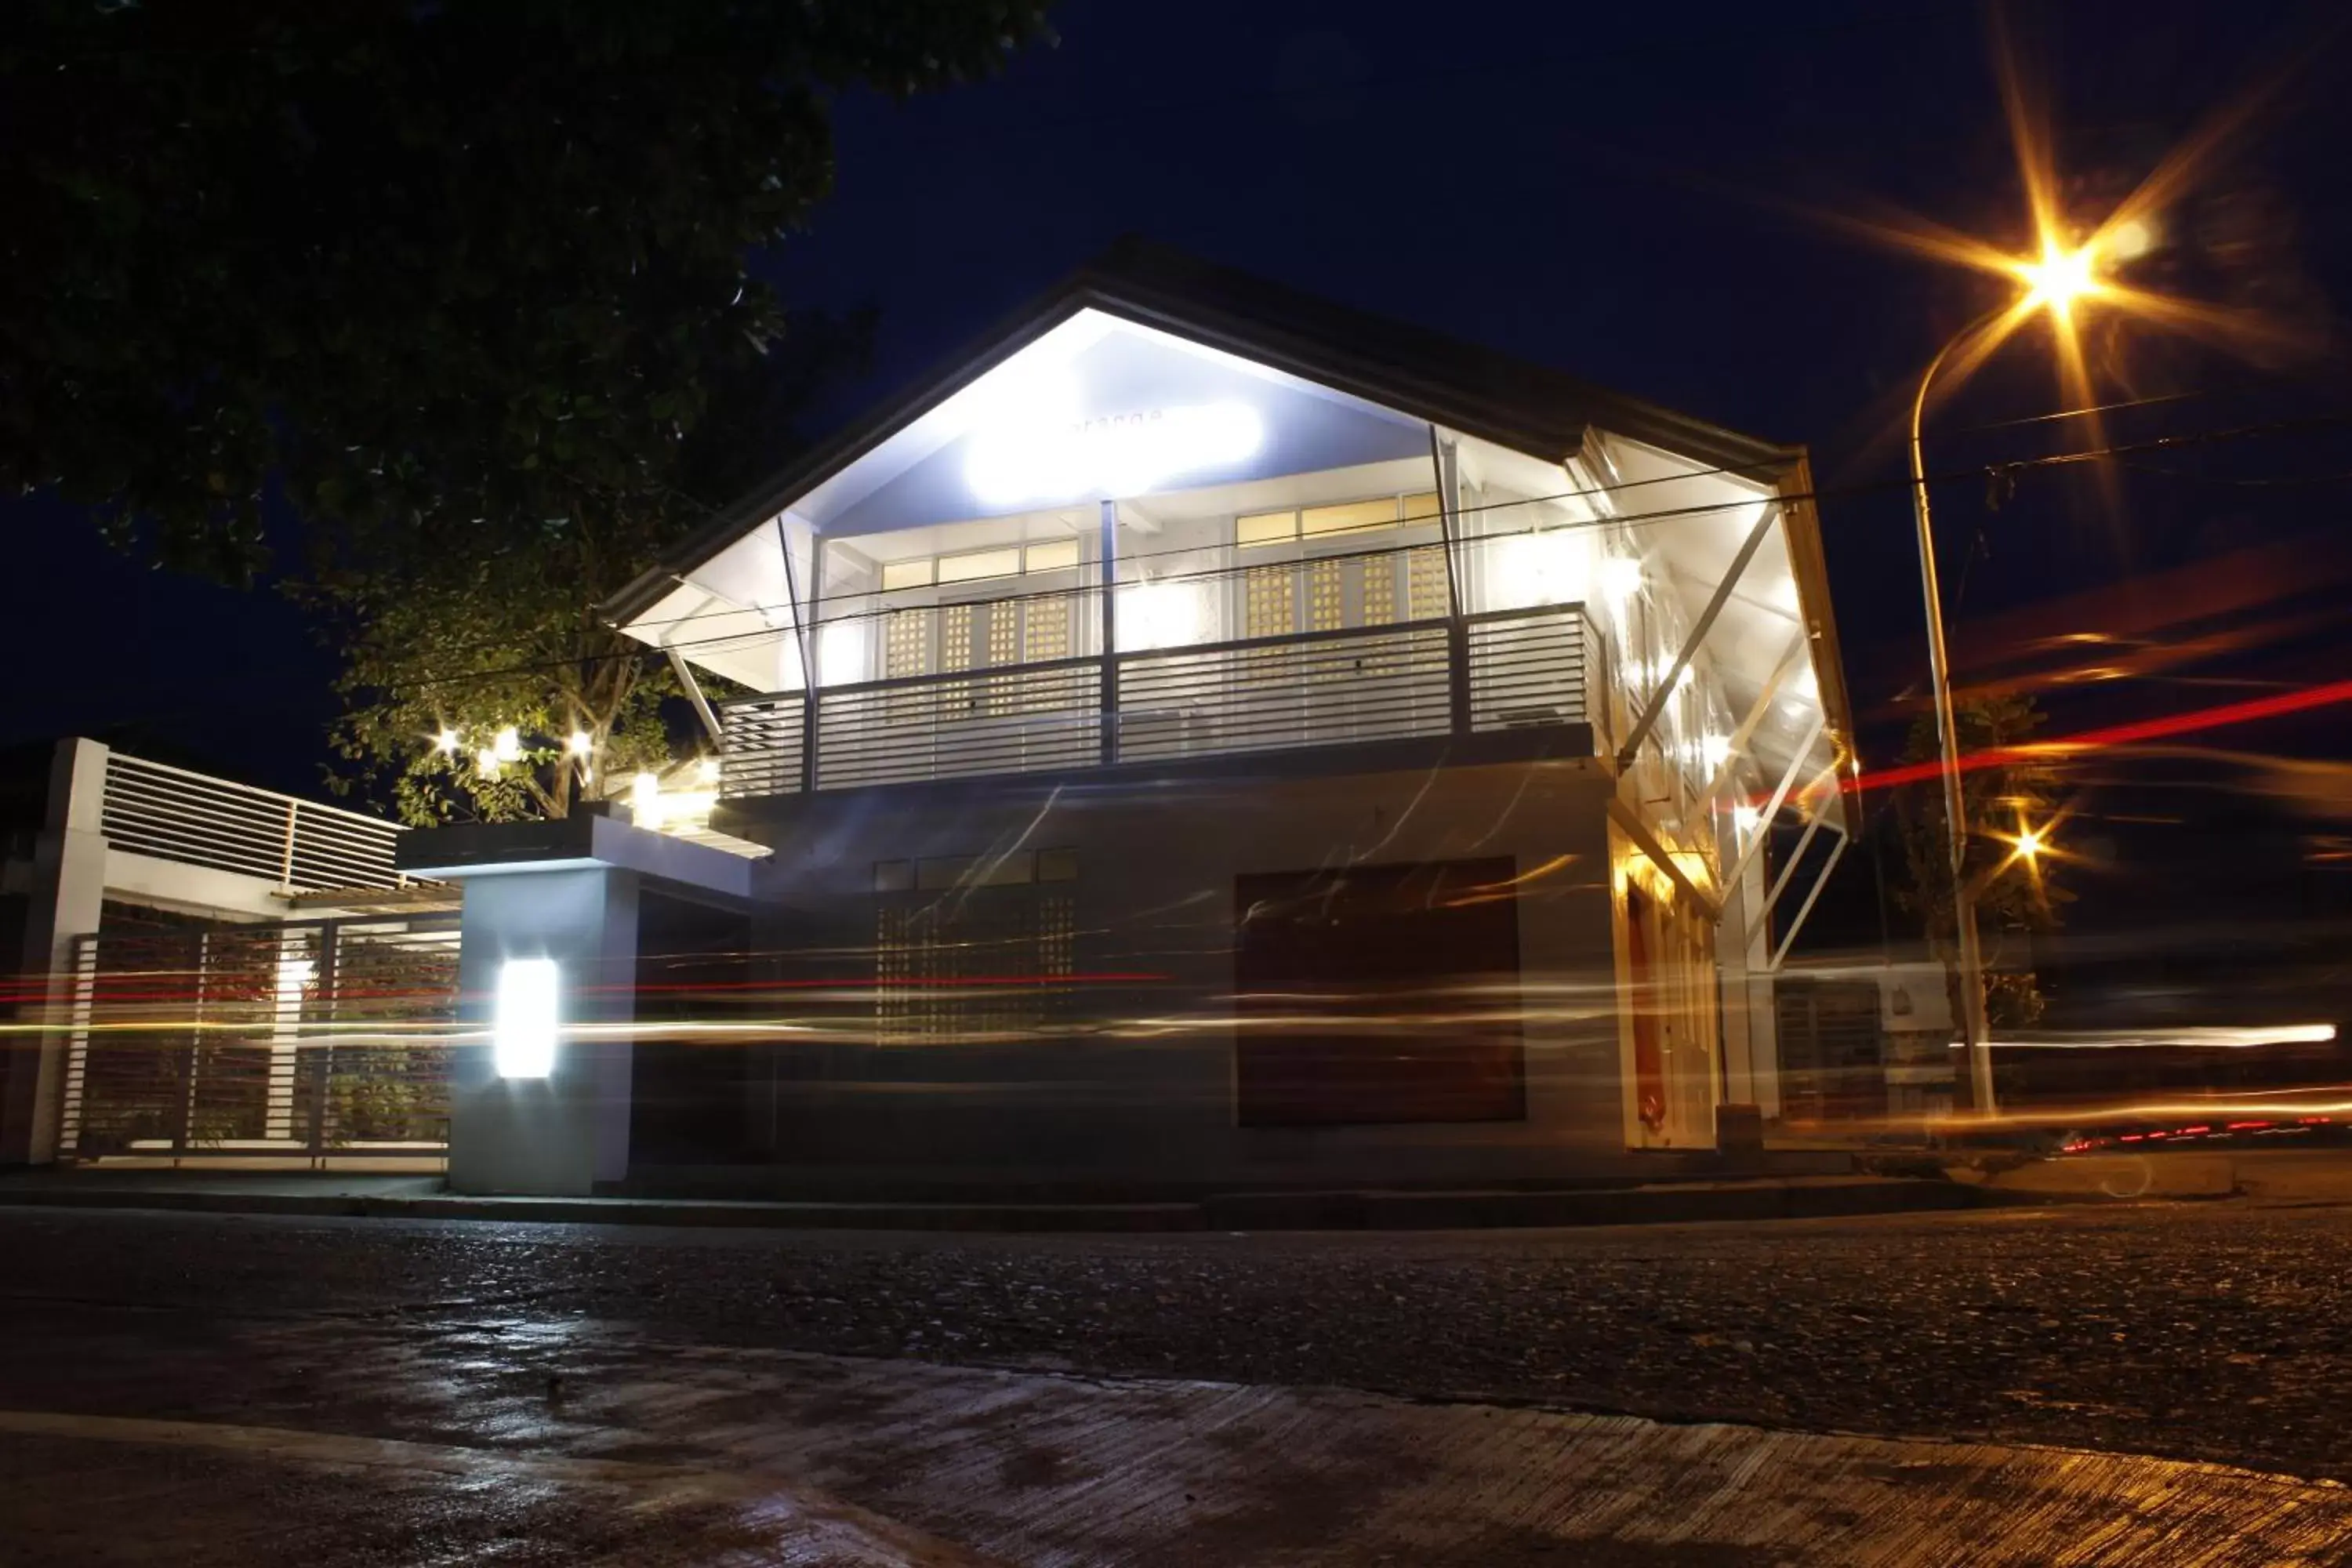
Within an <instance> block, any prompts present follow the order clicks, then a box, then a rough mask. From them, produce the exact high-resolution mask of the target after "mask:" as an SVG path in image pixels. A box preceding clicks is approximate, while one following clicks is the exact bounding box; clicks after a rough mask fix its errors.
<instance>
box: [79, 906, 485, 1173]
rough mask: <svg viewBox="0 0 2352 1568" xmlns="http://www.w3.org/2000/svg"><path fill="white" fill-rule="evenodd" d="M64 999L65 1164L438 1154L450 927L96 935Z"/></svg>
mask: <svg viewBox="0 0 2352 1568" xmlns="http://www.w3.org/2000/svg"><path fill="white" fill-rule="evenodd" d="M68 997H69V1000H68V1015H67V1016H66V1017H65V1018H64V1019H63V1020H62V1021H61V1022H62V1023H63V1025H64V1026H65V1027H66V1029H67V1031H68V1048H67V1054H66V1071H65V1082H64V1093H63V1095H62V1097H61V1103H60V1107H59V1126H58V1158H59V1159H60V1160H61V1161H70V1162H75V1163H91V1162H95V1161H110V1162H117V1163H130V1162H142V1161H148V1160H168V1161H170V1162H172V1163H184V1162H192V1161H211V1162H216V1163H255V1164H259V1165H272V1164H284V1163H299V1164H303V1165H310V1166H318V1165H323V1164H326V1163H329V1162H330V1161H333V1162H334V1163H373V1162H376V1161H390V1162H402V1163H415V1162H438V1161H440V1160H442V1159H443V1158H445V1157H446V1154H447V1152H448V1146H449V1050H450V1035H451V1032H452V1030H453V1027H454V1025H455V1021H456V1016H457V917H456V916H454V915H450V916H443V917H432V916H417V917H381V916H379V917H354V918H351V919H344V920H325V921H286V922H282V923H277V922H272V923H267V924H253V925H208V926H197V927H188V928H185V929H180V930H170V931H114V932H110V931H99V932H98V933H97V934H96V935H93V936H86V937H83V938H81V939H79V942H76V944H75V949H74V971H73V983H72V985H71V988H70V990H69V992H68Z"/></svg>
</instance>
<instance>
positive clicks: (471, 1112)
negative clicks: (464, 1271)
mask: <svg viewBox="0 0 2352 1568" xmlns="http://www.w3.org/2000/svg"><path fill="white" fill-rule="evenodd" d="M397 856H398V864H399V866H400V868H401V869H403V870H404V871H408V872H410V873H411V874H413V875H415V876H421V877H439V878H448V879H458V880H462V881H463V882H464V884H465V906H464V913H463V915H462V916H461V917H460V921H459V940H460V942H462V944H463V945H462V948H461V951H460V952H459V955H458V961H457V987H458V994H459V995H458V1005H457V1016H458V1022H459V1034H458V1044H457V1048H456V1050H455V1052H454V1053H453V1058H454V1059H453V1061H452V1062H451V1066H450V1116H449V1187H450V1190H451V1191H453V1192H460V1193H520V1194H541V1195H555V1196H584V1195H587V1194H591V1193H593V1191H594V1190H595V1186H596V1184H597V1183H599V1182H617V1181H619V1180H620V1179H621V1178H622V1177H624V1176H625V1175H627V1174H628V1170H629V1114H630V1079H631V1076H632V1075H631V1065H632V1060H633V1058H634V1056H635V1041H634V1040H633V1039H632V1038H631V1037H630V1030H629V1026H630V1024H631V1023H632V1022H633V1021H634V1020H635V994H636V977H637V976H636V970H637V901H638V894H639V892H640V890H641V889H647V888H652V889H660V890H664V891H669V892H674V893H685V894H690V895H694V896H698V897H701V898H704V899H706V900H708V899H713V898H716V899H719V900H728V901H730V902H738V901H741V900H745V899H746V898H748V895H749V892H750V886H751V866H750V863H749V862H747V861H745V860H743V859H741V858H738V857H736V856H733V855H729V854H726V853H725V852H723V851H720V850H717V849H713V848H710V847H708V846H705V845H699V844H689V843H687V842H684V841H683V840H680V839H677V838H673V837H665V836H664V835H662V834H658V833H654V832H650V831H648V830H646V829H645V828H641V827H635V826H630V825H629V824H628V823H626V822H623V821H620V820H617V819H615V818H613V817H609V816H574V817H570V818H567V819H565V820H563V821H561V822H530V823H511V824H502V825H497V826H459V827H442V828H429V829H424V830H421V831H418V832H415V833H410V834H404V835H403V836H402V838H401V842H400V845H399V847H398V850H397ZM532 961H549V962H552V963H553V964H554V966H555V969H554V982H555V983H554V1008H555V1018H554V1032H555V1045H554V1054H553V1057H552V1059H551V1061H550V1062H549V1063H548V1064H547V1070H546V1072H545V1074H544V1076H537V1075H535V1074H534V1075H532V1076H509V1075H505V1074H502V1073H501V1071H500V1066H499V1049H498V1042H499V1030H500V1027H501V1026H502V1024H503V1025H505V1026H509V1027H511V1026H514V1025H516V1024H518V1023H521V1022H528V1021H530V1020H523V1019H520V1018H517V1017H509V1018H506V1019H503V1020H502V1019H501V1017H500V1016H499V1015H500V995H501V992H502V990H504V989H506V986H505V982H506V981H507V979H508V977H509V973H510V972H509V967H508V966H509V965H510V964H514V963H531V962H532ZM510 1005H512V1004H510ZM517 1065H518V1064H516V1063H515V1062H512V1061H509V1064H508V1066H509V1068H514V1067H515V1066H517Z"/></svg>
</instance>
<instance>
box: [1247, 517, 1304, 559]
mask: <svg viewBox="0 0 2352 1568" xmlns="http://www.w3.org/2000/svg"><path fill="white" fill-rule="evenodd" d="M1297 537H1298V514H1297V512H1295V511H1262V512H1259V513H1257V514H1256V515H1255V516H1253V517H1237V518H1235V519H1234V543H1235V544H1238V545H1240V546H1241V547H1242V548H1244V550H1246V549H1248V548H1249V547H1250V546H1251V545H1253V544H1281V543H1284V542H1287V541H1289V540H1293V539H1296V538H1297Z"/></svg>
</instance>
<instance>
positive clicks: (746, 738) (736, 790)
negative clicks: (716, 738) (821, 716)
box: [719, 691, 808, 799]
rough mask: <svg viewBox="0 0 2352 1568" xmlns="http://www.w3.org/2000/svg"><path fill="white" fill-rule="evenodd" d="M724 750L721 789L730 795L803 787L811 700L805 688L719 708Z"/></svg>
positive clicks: (780, 792)
mask: <svg viewBox="0 0 2352 1568" xmlns="http://www.w3.org/2000/svg"><path fill="white" fill-rule="evenodd" d="M719 715H720V717H719V731H720V733H721V735H722V736H723V737H724V748H725V749H724V751H723V752H722V754H721V755H720V757H719V794H720V795H724V796H727V797H728V798H730V799H737V798H740V797H743V796H747V795H791V794H793V792H794V791H796V790H798V789H799V788H800V787H801V773H802V759H803V754H804V753H803V743H804V741H805V739H806V737H805V736H804V735H803V731H804V730H806V728H807V727H808V700H807V699H806V698H805V697H804V696H803V694H802V693H800V692H797V691H790V692H786V693H785V694H783V695H782V696H781V697H753V698H747V699H744V700H740V701H737V702H730V703H728V704H727V705H726V706H725V707H723V708H721V709H720V710H719Z"/></svg>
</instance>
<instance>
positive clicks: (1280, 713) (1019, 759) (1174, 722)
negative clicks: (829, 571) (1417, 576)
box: [719, 567, 1601, 799]
mask: <svg viewBox="0 0 2352 1568" xmlns="http://www.w3.org/2000/svg"><path fill="white" fill-rule="evenodd" d="M1267 570H1268V568H1265V567H1254V568H1248V569H1243V570H1227V571H1223V572H1216V573H1211V574H1202V576H1201V577H1199V578H1195V579H1189V580H1187V581H1186V582H1185V583H1184V584H1182V590H1183V591H1184V592H1186V593H1188V594H1190V595H1194V596H1196V597H1199V598H1202V600H1203V602H1218V601H1220V599H1221V598H1234V602H1236V603H1237V602H1238V599H1237V598H1235V597H1234V596H1236V595H1240V594H1241V593H1242V592H1243V589H1244V578H1245V577H1246V575H1247V574H1248V573H1250V572H1255V573H1259V574H1264V573H1265V571H1267ZM1274 570H1278V571H1289V570H1292V568H1288V567H1281V568H1275V569H1274ZM1161 588H1162V585H1161V584H1120V585H1119V587H1118V590H1117V592H1116V594H1115V595H1113V597H1112V599H1111V601H1110V605H1109V606H1108V609H1109V618H1110V620H1111V626H1112V635H1111V637H1108V638H1106V637H1103V636H1102V635H1101V631H1102V621H1103V619H1104V610H1105V605H1104V602H1103V597H1102V595H1101V592H1100V590H1099V589H1079V590H1076V591H1073V592H1068V593H1061V594H1049V595H1025V596H1020V597H1006V598H1000V599H996V600H990V601H977V602H971V603H967V604H963V605H954V606H946V607H944V608H945V609H946V610H947V611H948V612H950V613H955V614H959V615H965V616H982V615H985V616H988V617H990V618H991V619H992V620H993V619H994V618H995V617H1000V616H1001V617H1006V619H1005V623H1004V624H1006V625H1007V626H1012V625H1014V624H1018V625H1019V626H1021V627H1023V628H1024V630H1023V633H1022V635H1021V637H1018V638H1016V637H1014V636H1013V634H1012V633H1010V632H1008V633H1006V634H1005V636H1004V637H1003V642H1004V643H1007V644H1011V645H1012V646H1015V647H1037V646H1038V643H1039V642H1040V641H1045V642H1047V644H1048V646H1050V645H1051V642H1052V641H1053V640H1060V641H1061V642H1063V644H1064V645H1065V646H1068V645H1070V644H1074V643H1075V644H1093V645H1094V646H1096V647H1101V646H1103V645H1104V644H1106V643H1108V645H1109V646H1110V647H1113V648H1114V650H1115V651H1112V652H1109V653H1101V652H1094V653H1086V654H1080V655H1077V656H1075V657H1067V658H1049V659H1041V660H1037V661H1035V662H1027V663H1003V664H995V665H990V666H985V667H974V668H957V669H953V670H946V671H934V672H930V673H925V674H920V675H913V676H902V677H898V678H896V679H878V680H866V681H860V682H856V683H854V684H845V685H824V686H820V688H819V689H818V690H817V692H816V693H815V695H814V700H811V698H810V696H809V694H807V693H805V692H801V691H791V692H781V693H773V694H769V695H764V696H757V697H749V698H742V699H739V700H734V701H731V702H728V703H724V704H721V705H720V721H721V725H722V729H723V732H724V736H725V748H724V756H723V759H722V767H721V774H720V784H719V793H720V795H722V796H723V797H725V798H729V799H746V798H753V797H759V796H764V795H793V794H801V793H806V792H810V791H822V790H843V789H859V788H866V787H869V786H873V785H879V784H912V783H920V782H927V781H932V780H941V779H964V778H981V777H990V776H1003V775H1012V774H1020V773H1063V772H1070V771H1075V770H1078V769H1084V768H1092V767H1098V766H1104V765H1108V764H1112V763H1174V762H1181V761H1186V760H1191V759H1195V758H1208V757H1226V756H1242V755H1249V754H1255V753H1263V752H1286V751H1296V750H1301V749H1306V748H1312V747H1326V746H1339V745H1348V744H1351V743H1357V742H1374V741H1397V740H1407V739H1412V738H1417V737H1430V736H1442V735H1446V734H1454V733H1469V732H1478V731H1501V730H1513V729H1524V728H1528V727H1533V726H1542V725H1562V724H1577V723H1583V722H1587V721H1600V720H1601V715H1600V714H1599V713H1597V712H1596V711H1595V709H1594V705H1593V704H1592V703H1591V702H1590V701H1589V700H1588V694H1589V690H1590V689H1591V680H1590V672H1591V669H1592V668H1593V666H1594V665H1595V664H1596V663H1597V662H1598V661H1599V659H1600V658H1601V652H1600V649H1601V642H1600V639H1599V637H1597V636H1596V634H1595V632H1594V629H1593V626H1592V623H1591V619H1590V617H1589V616H1587V615H1586V613H1585V610H1584V606H1583V605H1580V604H1565V605H1536V606H1531V607H1525V608H1513V609H1500V610H1491V611H1486V612H1482V613H1476V614H1472V615H1467V616H1462V617H1460V618H1459V619H1458V620H1457V619H1455V618H1454V617H1450V616H1437V617H1434V618H1426V619H1414V620H1395V621H1388V622H1385V623H1384V624H1379V625H1367V626H1337V627H1332V628H1330V629H1324V630H1308V631H1295V632H1290V633H1286V634H1284V635H1278V636H1259V637H1239V638H1233V639H1228V640H1221V641H1195V640H1192V637H1191V636H1190V635H1188V634H1192V633H1196V632H1197V630H1198V628H1199V626H1200V625H1201V624H1202V623H1207V624H1213V625H1226V626H1230V625H1244V624H1246V617H1245V616H1236V615H1234V614H1230V613H1228V614H1221V615H1217V616H1189V617H1187V616H1178V617H1175V619H1176V620H1177V621H1179V622H1185V621H1189V622H1190V623H1191V624H1189V625H1182V624H1180V625H1175V626H1171V624H1170V621H1171V617H1170V616H1168V615H1167V614H1166V613H1165V608H1164V606H1161V605H1154V604H1153V603H1152V602H1151V599H1150V595H1151V594H1152V593H1153V592H1154V591H1155V590H1158V589H1161ZM939 613H942V612H941V609H940V608H925V609H921V610H915V611H902V612H898V614H900V615H902V616H904V615H930V614H939ZM888 614H890V612H884V613H883V615H884V616H887V615H888ZM1055 617H1060V618H1059V619H1058V620H1055V619H1054V618H1055ZM874 618H875V617H860V618H859V619H866V620H871V619H874ZM1045 621H1052V622H1053V624H1055V625H1057V626H1062V627H1064V628H1066V627H1068V626H1071V625H1073V624H1075V625H1076V626H1082V627H1084V628H1085V635H1083V636H1078V637H1069V636H1066V635H1064V633H1063V632H1060V631H1057V632H1056V633H1055V637H1054V638H1052V639H1041V638H1038V637H1034V635H1033V634H1031V633H1029V632H1028V631H1027V630H1026V628H1028V627H1029V626H1034V625H1037V624H1041V623H1044V622H1045ZM853 625H855V623H854V622H852V621H835V622H834V623H831V624H829V625H828V626H825V627H824V637H821V638H820V644H821V647H822V646H825V643H824V638H826V637H831V638H838V637H840V636H841V635H842V634H841V631H840V628H842V627H844V626H853ZM853 635H861V636H869V637H874V638H876V639H877V640H882V639H887V637H889V636H890V635H891V634H890V630H889V628H888V627H887V626H865V627H860V628H858V630H857V631H856V633H855V634H853ZM990 640H991V639H988V638H987V637H986V635H985V632H984V631H983V634H982V642H983V644H986V643H987V642H989V641H990ZM1139 644H1142V645H1153V644H1164V645H1167V646H1138V645H1139ZM1122 645H1124V646H1122Z"/></svg>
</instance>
